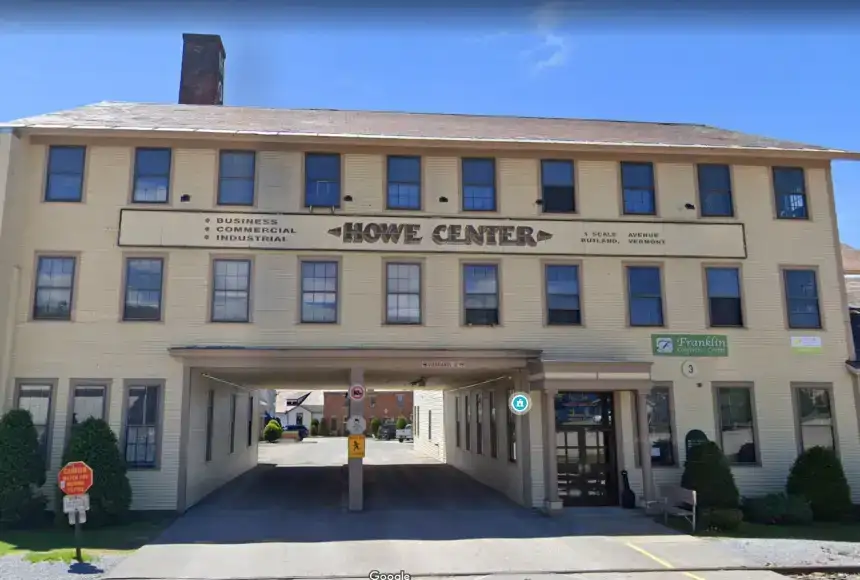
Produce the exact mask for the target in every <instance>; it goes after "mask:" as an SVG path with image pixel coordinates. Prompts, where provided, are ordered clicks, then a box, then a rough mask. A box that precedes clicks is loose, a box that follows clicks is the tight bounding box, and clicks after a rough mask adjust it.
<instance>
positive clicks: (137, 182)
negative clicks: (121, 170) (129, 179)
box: [132, 149, 171, 203]
mask: <svg viewBox="0 0 860 580" xmlns="http://www.w3.org/2000/svg"><path fill="white" fill-rule="evenodd" d="M170 157H171V151H170V149H137V150H136V151H135V160H134V193H133V195H132V199H133V201H135V202H137V203H164V202H166V201H167V200H168V191H169V189H170Z"/></svg>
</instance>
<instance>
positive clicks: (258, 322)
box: [0, 50, 860, 510]
mask: <svg viewBox="0 0 860 580" xmlns="http://www.w3.org/2000/svg"><path fill="white" fill-rule="evenodd" d="M222 52H223V50H222ZM220 66H221V67H222V69H223V58H221V65H220ZM218 84H219V85H220V83H218ZM220 93H221V89H218V96H217V99H220V98H221V94H220ZM195 98H197V97H195ZM217 99H215V100H213V103H215V101H216V100H217ZM856 157H857V156H856V155H854V154H852V153H848V152H845V151H838V150H832V149H825V148H820V147H813V146H805V145H801V144H797V143H792V142H784V141H777V140H768V139H763V138H759V137H750V136H745V135H741V134H738V133H734V132H728V131H721V130H718V129H712V128H703V127H701V126H695V125H689V126H688V125H659V124H648V123H621V122H603V121H577V120H565V119H557V120H546V119H517V118H506V117H498V118H493V117H469V116H456V115H411V114H405V113H367V112H337V111H334V112H332V111H272V110H262V109H261V110H255V109H242V108H233V107H222V106H217V105H215V106H201V105H198V104H194V105H179V106H171V105H139V104H129V103H100V104H97V105H91V106H88V107H83V108H80V109H74V110H71V111H64V112H59V113H55V114H50V115H45V116H42V117H35V118H30V119H24V120H21V121H18V122H15V123H10V124H8V126H7V127H6V128H5V129H3V132H2V133H0V212H2V215H0V219H2V222H0V224H2V225H0V281H3V284H2V285H0V322H2V328H3V334H2V335H0V356H2V358H0V361H2V362H0V368H2V372H3V377H2V382H0V384H2V385H3V387H4V389H5V392H4V397H3V402H4V407H5V408H9V407H12V406H17V407H23V408H28V409H30V410H31V411H32V412H33V415H34V418H35V420H36V423H37V427H38V429H39V432H40V435H41V437H42V442H43V445H44V446H45V449H46V452H47V454H48V457H49V465H50V470H51V472H52V473H55V472H56V470H57V469H58V468H59V463H60V458H61V455H62V450H63V445H64V442H65V437H66V434H67V433H68V430H69V427H70V425H71V424H72V423H73V422H74V421H79V420H81V419H82V418H83V417H85V416H92V415H95V416H101V417H104V418H105V419H107V420H108V422H109V423H110V424H111V426H112V427H113V428H114V429H115V431H116V432H117V434H118V436H119V439H120V442H121V446H122V448H123V451H124V453H125V456H126V458H127V460H128V462H129V466H130V478H131V481H132V486H133V489H134V503H133V505H134V507H135V508H137V509H179V510H184V509H185V508H187V507H188V506H190V505H193V504H194V503H196V502H197V501H199V499H200V498H202V497H203V496H205V495H206V494H207V493H209V492H210V491H212V490H213V489H215V488H217V487H218V486H220V485H222V484H223V483H224V482H226V481H229V480H230V479H231V478H233V477H235V476H236V475H238V474H239V473H242V472H243V471H245V470H247V469H249V468H250V467H251V466H253V465H255V464H256V446H257V437H258V433H259V428H260V425H259V422H260V417H259V413H258V408H259V400H258V398H257V396H256V395H255V389H256V387H255V386H254V385H255V384H274V383H273V375H274V374H275V373H278V372H280V373H282V374H281V375H279V376H280V378H281V379H283V381H284V383H285V384H286V383H289V384H290V386H289V388H310V389H313V388H320V389H321V388H322V387H321V386H320V387H315V386H308V387H306V386H302V385H303V384H306V385H325V388H331V385H333V384H338V382H339V381H342V382H340V384H343V385H344V387H346V386H347V385H348V384H351V383H354V382H355V381H359V380H360V381H363V382H366V383H367V384H368V386H369V387H372V384H374V381H375V382H376V384H378V385H380V388H381V387H382V386H383V385H385V386H387V388H391V387H392V385H395V386H396V385H397V384H399V385H400V386H402V388H404V389H406V390H414V392H415V395H414V405H415V408H414V422H413V424H414V430H415V433H416V448H417V449H419V450H421V451H423V452H425V453H429V454H432V455H434V456H436V457H438V458H439V459H441V460H444V461H447V462H448V463H450V464H452V465H454V466H456V467H458V468H459V469H462V470H463V471H465V472H467V473H469V474H470V475H472V476H474V477H476V478H477V479H480V480H482V481H485V482H487V483H488V484H489V485H493V486H495V487H498V488H500V489H502V490H503V491H504V492H505V493H507V494H508V495H510V496H511V497H513V498H515V499H516V500H517V501H520V502H521V503H523V504H524V505H527V506H531V507H536V508H545V509H549V510H552V509H557V508H558V507H560V506H562V505H579V504H583V503H597V504H605V503H613V502H614V501H617V495H618V489H619V485H620V483H619V481H620V479H619V478H620V472H621V471H622V470H623V469H626V470H628V471H629V472H630V477H631V484H632V485H633V487H634V488H635V489H636V491H638V492H641V493H643V494H651V495H653V490H654V486H655V485H659V484H660V483H664V482H665V483H669V482H679V481H680V474H681V470H682V465H683V461H684V457H685V445H686V443H685V442H686V439H687V437H688V436H691V437H694V436H696V435H699V436H701V435H703V436H705V437H707V438H709V439H711V440H714V441H717V442H718V443H719V444H720V445H721V446H722V448H723V450H724V452H725V453H726V455H727V456H728V458H729V459H730V461H731V462H732V464H733V468H734V473H735V477H736V480H737V482H738V484H739V487H740V488H741V491H742V493H743V494H755V493H764V492H767V491H772V490H777V489H780V488H781V487H782V486H783V485H784V481H785V477H786V475H787V473H788V469H789V467H790V466H791V464H792V462H793V461H794V459H795V457H796V456H797V454H798V452H799V451H801V450H802V449H804V448H807V447H809V446H812V445H818V444H821V445H831V446H833V447H835V448H836V449H837V450H838V452H839V454H840V456H841V457H842V459H843V462H844V464H845V467H846V470H847V474H848V478H849V481H850V483H851V485H852V490H853V493H854V496H855V499H860V442H859V441H858V436H860V433H858V414H857V397H858V392H857V375H856V370H855V365H852V364H846V362H847V361H853V359H854V348H853V340H852V335H851V332H850V325H849V315H848V309H847V301H846V290H845V286H844V283H843V280H844V273H843V270H842V264H841V261H840V258H839V255H840V254H839V238H838V232H837V225H836V219H835V208H834V198H833V186H832V181H831V174H830V161H831V160H832V159H836V158H845V159H854V158H856ZM279 380H280V379H279ZM255 381H256V382H255ZM243 385H248V387H247V388H245V387H243ZM514 392H526V393H528V394H529V395H530V397H531V401H532V407H531V409H530V410H529V412H528V413H527V414H525V415H514V414H512V413H511V412H510V411H509V407H508V399H509V397H510V396H511V394H512V393H514ZM376 396H377V397H382V396H384V395H383V394H382V391H380V392H379V394H377V395H376ZM340 404H341V405H342V402H341V403H340ZM395 405H396V401H395ZM378 406H379V403H377V404H376V407H378ZM364 407H365V409H364V411H362V412H363V414H365V415H366V416H368V417H369V416H372V415H373V413H374V411H373V408H372V407H370V405H368V404H365V405H364ZM404 409H405V406H404ZM399 414H400V413H399V412H398V415H399ZM341 416H342V415H341V414H339V413H338V412H335V413H334V417H335V419H336V421H337V422H339V421H340V417H341ZM325 417H326V418H328V419H329V420H330V417H331V415H330V414H328V413H325ZM646 432H647V436H644V435H642V434H644V433H646ZM691 433H692V435H691ZM643 458H647V460H646V461H644V462H643V461H642V459H643ZM581 465H586V466H587V467H586V468H584V469H581V468H580V467H577V466H581ZM48 480H49V481H52V477H49V478H48Z"/></svg>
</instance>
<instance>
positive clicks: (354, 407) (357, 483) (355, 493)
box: [347, 368, 367, 512]
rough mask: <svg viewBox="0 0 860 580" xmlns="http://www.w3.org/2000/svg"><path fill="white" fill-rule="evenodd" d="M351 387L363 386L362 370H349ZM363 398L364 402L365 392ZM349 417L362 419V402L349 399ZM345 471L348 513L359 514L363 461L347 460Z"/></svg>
mask: <svg viewBox="0 0 860 580" xmlns="http://www.w3.org/2000/svg"><path fill="white" fill-rule="evenodd" d="M353 385H362V386H363V385H364V369H361V368H353V369H350V371H349V386H350V387H352V386H353ZM364 397H365V400H366V399H367V393H366V392H365V395H364ZM349 415H350V417H351V416H353V415H358V416H359V417H364V401H353V400H352V399H349ZM347 469H348V471H349V511H351V512H360V511H362V510H363V509H364V459H361V458H358V459H347Z"/></svg>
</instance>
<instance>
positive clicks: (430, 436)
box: [427, 409, 433, 441]
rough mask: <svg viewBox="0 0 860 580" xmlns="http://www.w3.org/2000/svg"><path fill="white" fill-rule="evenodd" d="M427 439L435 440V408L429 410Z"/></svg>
mask: <svg viewBox="0 0 860 580" xmlns="http://www.w3.org/2000/svg"><path fill="white" fill-rule="evenodd" d="M427 440H428V441H432V440H433V410H432V409H430V410H428V411H427Z"/></svg>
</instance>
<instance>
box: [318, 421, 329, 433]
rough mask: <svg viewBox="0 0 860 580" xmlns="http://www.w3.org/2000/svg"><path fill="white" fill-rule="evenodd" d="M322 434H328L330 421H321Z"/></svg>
mask: <svg viewBox="0 0 860 580" xmlns="http://www.w3.org/2000/svg"><path fill="white" fill-rule="evenodd" d="M319 431H320V435H321V436H323V437H326V436H327V435H328V423H326V422H325V421H320V429H319Z"/></svg>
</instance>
